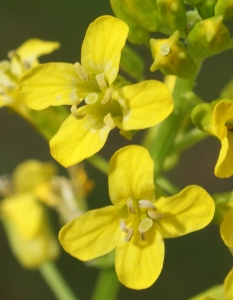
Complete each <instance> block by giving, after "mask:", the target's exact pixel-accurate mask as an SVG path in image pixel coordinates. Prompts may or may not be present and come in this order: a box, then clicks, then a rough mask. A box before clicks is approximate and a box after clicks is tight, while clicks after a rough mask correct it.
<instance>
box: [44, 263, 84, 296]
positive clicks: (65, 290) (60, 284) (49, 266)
mask: <svg viewBox="0 0 233 300" xmlns="http://www.w3.org/2000/svg"><path fill="white" fill-rule="evenodd" d="M39 270H40V273H41V275H42V276H43V278H44V280H45V281H46V282H47V284H48V285H49V287H50V289H51V290H52V291H53V293H54V295H55V296H56V298H57V299H58V300H78V297H76V296H75V295H74V293H73V292H72V291H71V289H70V287H69V286H68V285H67V283H66V282H65V280H64V279H63V277H62V275H61V273H60V272H59V270H58V269H57V268H56V266H55V264H54V263H53V262H50V261H47V262H44V263H43V264H42V265H41V266H40V268H39Z"/></svg>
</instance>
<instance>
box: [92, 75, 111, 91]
mask: <svg viewBox="0 0 233 300" xmlns="http://www.w3.org/2000/svg"><path fill="white" fill-rule="evenodd" d="M95 79H96V81H97V84H98V86H99V88H100V89H101V91H102V92H103V91H105V90H106V89H107V88H108V86H107V82H106V80H105V78H104V73H101V74H98V75H96V77H95Z"/></svg>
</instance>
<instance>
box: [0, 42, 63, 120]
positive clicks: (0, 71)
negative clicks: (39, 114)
mask: <svg viewBox="0 0 233 300" xmlns="http://www.w3.org/2000/svg"><path fill="white" fill-rule="evenodd" d="M59 46H60V45H59V43H57V42H46V41H42V40H39V39H30V40H28V41H26V42H25V43H23V44H22V45H21V46H20V47H19V48H18V49H16V50H14V51H10V52H9V53H8V57H9V58H10V60H9V61H8V60H4V61H1V62H0V107H2V106H10V107H11V108H13V109H14V110H16V111H17V112H18V113H20V114H22V115H23V116H25V115H27V112H26V107H25V105H24V104H23V103H22V102H21V101H20V98H19V89H18V83H19V78H20V76H22V75H23V73H24V72H26V71H27V70H28V69H29V68H30V67H33V66H36V65H38V64H39V62H38V60H37V58H38V57H39V56H41V55H44V54H49V53H50V52H52V51H54V50H56V49H57V48H59Z"/></svg>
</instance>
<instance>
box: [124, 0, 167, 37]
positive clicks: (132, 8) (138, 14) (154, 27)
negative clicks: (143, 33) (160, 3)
mask: <svg viewBox="0 0 233 300" xmlns="http://www.w3.org/2000/svg"><path fill="white" fill-rule="evenodd" d="M123 2H124V3H125V5H126V6H127V7H128V9H129V12H130V14H131V16H132V17H133V18H134V20H135V21H136V22H137V23H138V24H139V25H141V26H142V27H143V28H145V29H146V30H148V31H151V32H156V31H158V30H159V28H160V27H161V26H162V24H161V23H160V21H159V17H158V7H157V5H156V1H154V0H147V1H146V3H145V4H143V5H142V1H141V0H124V1H123Z"/></svg>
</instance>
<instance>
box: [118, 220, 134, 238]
mask: <svg viewBox="0 0 233 300" xmlns="http://www.w3.org/2000/svg"><path fill="white" fill-rule="evenodd" d="M119 222H120V228H121V230H122V231H124V232H125V233H126V235H125V238H124V240H125V241H126V242H129V241H130V240H131V237H132V236H133V233H134V230H133V228H128V227H127V226H126V224H125V221H124V219H120V220H119Z"/></svg>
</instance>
